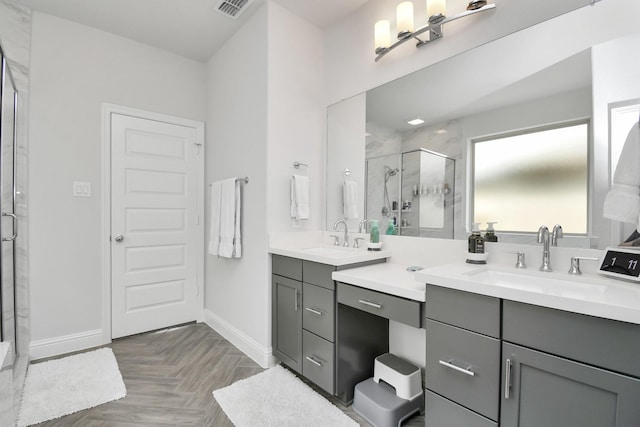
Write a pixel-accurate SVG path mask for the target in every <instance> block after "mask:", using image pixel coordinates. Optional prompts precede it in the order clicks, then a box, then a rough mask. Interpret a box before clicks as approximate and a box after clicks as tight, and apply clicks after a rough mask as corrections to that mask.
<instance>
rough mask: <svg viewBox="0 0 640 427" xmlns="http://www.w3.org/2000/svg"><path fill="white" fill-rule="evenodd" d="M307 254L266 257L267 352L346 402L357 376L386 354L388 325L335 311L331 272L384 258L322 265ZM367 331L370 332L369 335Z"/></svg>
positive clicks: (336, 295) (337, 293) (365, 316)
mask: <svg viewBox="0 0 640 427" xmlns="http://www.w3.org/2000/svg"><path fill="white" fill-rule="evenodd" d="M311 253H313V251H312V252H311ZM313 255H315V256H313ZM313 255H309V256H307V255H306V253H305V252H303V253H301V254H299V255H298V257H291V256H282V255H277V254H272V281H271V282H272V346H273V354H274V356H276V357H277V358H279V359H280V360H281V361H282V363H284V364H285V365H287V366H288V367H289V368H291V369H292V370H294V371H295V372H297V373H299V374H301V375H302V376H304V377H305V378H307V379H308V380H310V381H312V382H313V383H314V384H316V385H317V386H319V387H320V388H322V389H323V390H325V391H326V392H328V393H330V394H332V395H336V396H338V398H340V399H341V400H343V401H344V402H348V401H350V400H351V399H352V398H353V387H354V386H355V384H356V383H357V381H360V380H361V379H362V378H361V376H362V375H363V372H368V370H369V369H372V366H373V359H374V358H375V357H376V356H378V355H379V354H382V353H385V352H386V351H387V349H388V327H385V325H384V323H385V322H384V319H382V318H379V317H377V316H373V315H369V314H367V313H366V312H361V313H360V312H359V313H355V314H354V313H349V312H345V311H344V310H342V309H340V306H339V305H338V302H337V301H338V298H343V296H342V292H340V291H338V285H337V283H336V282H335V281H334V280H333V278H332V274H333V272H335V271H340V270H343V269H348V268H354V267H360V266H364V265H370V264H376V263H384V262H385V261H386V258H385V256H382V255H383V254H381V255H380V256H375V255H373V256H371V259H365V260H360V261H353V262H351V261H352V260H346V261H344V262H343V261H337V260H336V261H332V260H325V259H321V260H322V261H324V262H325V263H323V262H318V261H311V260H310V259H319V258H320V257H318V256H317V253H313ZM365 255H367V254H365ZM304 258H310V259H304ZM327 262H328V263H327ZM334 264H340V265H334ZM354 297H355V298H358V296H357V295H355V294H353V293H351V294H349V296H348V297H346V298H347V299H349V300H350V299H351V298H354ZM338 324H340V327H338ZM372 330H375V331H376V333H375V334H371V331H372ZM378 332H379V333H378ZM355 349H357V351H354V350H355ZM356 380H357V381H356ZM353 381H356V382H355V383H354V382H353Z"/></svg>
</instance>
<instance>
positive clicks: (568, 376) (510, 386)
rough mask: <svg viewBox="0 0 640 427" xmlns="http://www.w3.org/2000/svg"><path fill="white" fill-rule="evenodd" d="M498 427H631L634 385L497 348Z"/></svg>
mask: <svg viewBox="0 0 640 427" xmlns="http://www.w3.org/2000/svg"><path fill="white" fill-rule="evenodd" d="M502 364H503V366H504V369H505V373H504V376H503V378H504V380H503V386H502V396H503V399H502V405H501V419H500V425H501V426H502V427H526V426H545V427H604V426H609V427H637V426H638V425H640V405H638V402H640V380H638V379H635V378H631V377H628V376H625V375H620V374H617V373H614V372H610V371H606V370H603V369H600V368H596V367H593V366H589V365H586V364H583V363H578V362H574V361H571V360H568V359H564V358H561V357H557V356H553V355H550V354H547V353H543V352H539V351H535V350H531V349H528V348H525V347H521V346H517V345H514V344H509V343H506V342H505V343H504V344H503V359H502Z"/></svg>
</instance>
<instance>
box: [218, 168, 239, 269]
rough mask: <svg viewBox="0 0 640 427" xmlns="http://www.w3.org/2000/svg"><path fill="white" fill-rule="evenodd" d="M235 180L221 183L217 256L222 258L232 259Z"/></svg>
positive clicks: (234, 229) (230, 179) (235, 204)
mask: <svg viewBox="0 0 640 427" xmlns="http://www.w3.org/2000/svg"><path fill="white" fill-rule="evenodd" d="M238 185H239V184H238V182H237V179H236V178H229V179H225V180H224V181H222V190H221V192H220V249H219V250H218V255H219V256H221V257H224V258H233V257H234V249H235V238H236V231H237V229H236V207H237V197H236V189H237V188H238Z"/></svg>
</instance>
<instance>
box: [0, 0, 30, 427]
mask: <svg viewBox="0 0 640 427" xmlns="http://www.w3.org/2000/svg"><path fill="white" fill-rule="evenodd" d="M0 44H1V45H2V48H3V50H4V52H5V55H6V56H7V58H8V63H9V67H10V69H11V72H12V75H13V79H14V83H15V85H16V89H17V90H18V103H19V108H18V126H17V134H18V147H17V151H16V162H17V165H16V174H17V180H16V183H17V193H18V194H17V199H16V215H17V216H18V238H17V239H16V272H15V275H16V284H17V289H16V313H15V319H16V324H17V334H18V340H17V343H16V350H17V353H18V357H17V358H16V360H15V361H14V364H13V366H12V367H7V368H5V371H3V372H0V390H4V391H5V392H3V393H1V394H0V425H3V426H4V425H7V426H8V425H13V423H14V422H13V420H14V417H15V415H16V412H17V411H16V409H17V408H18V405H19V401H20V396H21V394H22V387H23V385H24V378H25V375H26V371H27V366H28V364H29V342H30V334H29V281H28V275H27V271H28V248H27V232H28V227H27V140H28V135H27V129H28V126H27V123H28V115H27V113H28V111H29V109H28V105H27V103H28V99H29V97H28V89H29V57H30V45H31V10H30V9H29V8H27V7H24V6H20V5H17V4H15V3H13V2H10V1H6V0H0ZM8 372H12V375H10V374H8ZM11 383H13V384H11ZM7 390H12V393H9V392H8V391H7ZM11 400H13V402H11Z"/></svg>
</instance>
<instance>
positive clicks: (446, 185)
mask: <svg viewBox="0 0 640 427" xmlns="http://www.w3.org/2000/svg"><path fill="white" fill-rule="evenodd" d="M454 179H455V161H454V160H453V159H450V158H448V157H446V156H443V155H441V154H439V153H434V152H431V151H428V150H424V149H421V150H416V151H411V152H408V153H404V154H403V155H402V205H401V208H402V209H401V219H400V226H401V228H400V229H401V234H402V235H406V236H420V237H434V238H449V239H451V238H453V224H454V209H453V195H454Z"/></svg>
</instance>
